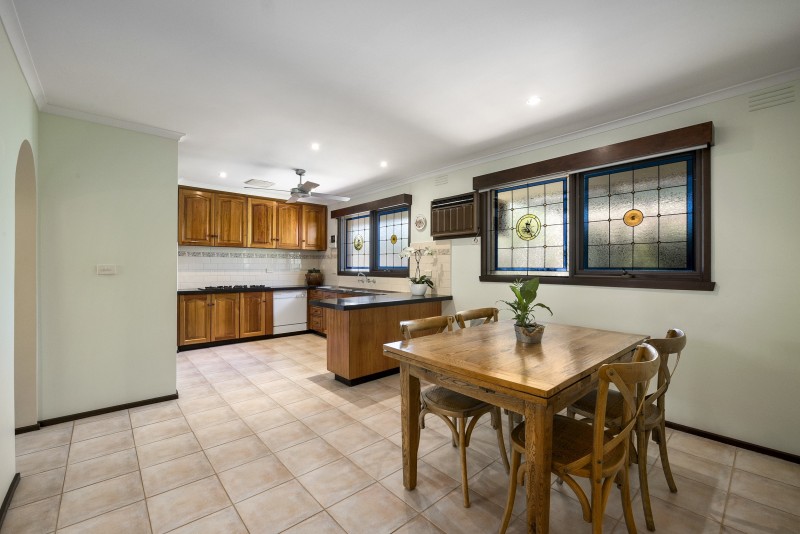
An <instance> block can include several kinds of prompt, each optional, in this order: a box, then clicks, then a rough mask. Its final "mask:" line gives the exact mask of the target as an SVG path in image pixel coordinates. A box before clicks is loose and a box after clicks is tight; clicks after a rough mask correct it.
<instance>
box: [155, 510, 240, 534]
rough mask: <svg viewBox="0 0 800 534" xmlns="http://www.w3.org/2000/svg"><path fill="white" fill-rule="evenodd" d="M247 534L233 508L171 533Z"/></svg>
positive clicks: (215, 513)
mask: <svg viewBox="0 0 800 534" xmlns="http://www.w3.org/2000/svg"><path fill="white" fill-rule="evenodd" d="M217 532H218V533H220V534H247V528H245V526H244V523H242V520H241V519H240V518H239V514H238V513H236V509H235V508H234V507H233V506H229V507H228V508H223V509H222V510H220V511H219V512H214V513H213V514H211V515H208V516H206V517H204V518H202V519H198V520H197V521H193V522H192V523H189V524H188V525H184V526H182V527H180V528H178V529H175V530H173V531H171V532H170V534H211V533H217Z"/></svg>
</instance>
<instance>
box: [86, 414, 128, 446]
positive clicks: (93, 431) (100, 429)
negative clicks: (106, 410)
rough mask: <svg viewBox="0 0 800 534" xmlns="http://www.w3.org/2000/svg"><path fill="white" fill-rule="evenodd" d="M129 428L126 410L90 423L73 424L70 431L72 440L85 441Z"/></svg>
mask: <svg viewBox="0 0 800 534" xmlns="http://www.w3.org/2000/svg"><path fill="white" fill-rule="evenodd" d="M130 428H131V419H130V416H128V412H127V411H126V412H125V413H124V414H122V415H119V416H117V417H109V418H106V419H100V420H99V421H94V422H92V423H86V424H82V425H75V430H73V432H72V442H73V443H75V442H77V441H85V440H87V439H92V438H97V437H100V436H106V435H108V434H115V433H117V432H122V431H124V430H128V429H130Z"/></svg>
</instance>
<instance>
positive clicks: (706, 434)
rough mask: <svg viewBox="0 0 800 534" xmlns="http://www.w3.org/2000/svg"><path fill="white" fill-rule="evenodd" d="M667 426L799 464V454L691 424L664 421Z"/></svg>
mask: <svg viewBox="0 0 800 534" xmlns="http://www.w3.org/2000/svg"><path fill="white" fill-rule="evenodd" d="M665 424H666V426H667V428H671V429H672V430H678V431H680V432H686V433H687V434H692V435H695V436H699V437H701V438H706V439H710V440H713V441H718V442H719V443H724V444H725V445H732V446H734V447H739V448H740V449H746V450H748V451H753V452H757V453H759V454H763V455H765V456H772V457H773V458H778V459H780V460H785V461H787V462H792V463H794V464H800V456H798V455H796V454H792V453H789V452H783V451H779V450H776V449H770V448H769V447H764V446H763V445H756V444H755V443H749V442H747V441H741V440H738V439H736V438H729V437H727V436H721V435H719V434H714V433H713V432H708V431H706V430H700V429H699V428H694V427H691V426H686V425H681V424H679V423H673V422H672V421H666V422H665Z"/></svg>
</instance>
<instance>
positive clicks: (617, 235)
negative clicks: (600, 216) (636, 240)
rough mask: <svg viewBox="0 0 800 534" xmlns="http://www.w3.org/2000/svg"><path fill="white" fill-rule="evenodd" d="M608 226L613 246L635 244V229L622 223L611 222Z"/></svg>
mask: <svg viewBox="0 0 800 534" xmlns="http://www.w3.org/2000/svg"><path fill="white" fill-rule="evenodd" d="M608 226H609V234H610V235H609V237H610V242H611V243H612V244H613V243H617V244H621V243H627V244H630V243H633V228H631V227H630V226H628V225H627V224H625V223H624V222H622V221H611V222H610V223H608Z"/></svg>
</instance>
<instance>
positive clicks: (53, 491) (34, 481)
mask: <svg viewBox="0 0 800 534" xmlns="http://www.w3.org/2000/svg"><path fill="white" fill-rule="evenodd" d="M65 472H66V469H65V468H63V467H59V468H58V469H51V470H50V471H45V472H43V473H38V474H35V475H31V476H28V477H22V478H21V479H20V481H19V485H18V486H17V489H16V491H15V492H14V498H13V499H11V508H17V507H18V506H23V505H25V504H30V503H32V502H36V501H41V500H42V499H46V498H48V497H52V496H54V495H61V491H62V488H63V486H64V473H65Z"/></svg>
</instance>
